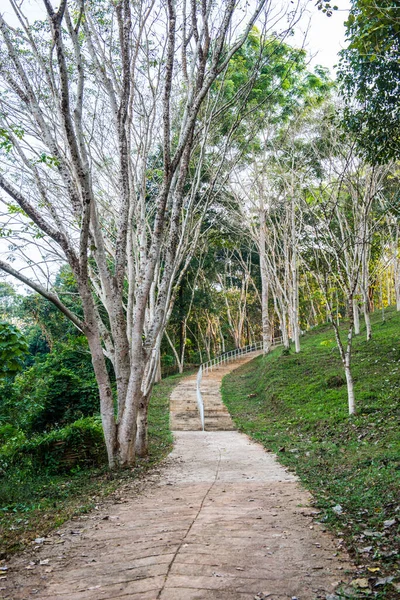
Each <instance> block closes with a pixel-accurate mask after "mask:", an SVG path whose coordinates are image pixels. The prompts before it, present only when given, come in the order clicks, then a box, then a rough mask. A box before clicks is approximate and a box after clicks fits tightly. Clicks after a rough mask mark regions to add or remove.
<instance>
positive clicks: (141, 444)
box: [135, 396, 149, 458]
mask: <svg viewBox="0 0 400 600" xmlns="http://www.w3.org/2000/svg"><path fill="white" fill-rule="evenodd" d="M148 409H149V398H148V397H145V396H143V397H142V399H141V401H140V402H139V406H138V413H137V431H136V443H135V450H136V454H137V456H139V457H140V458H144V457H145V456H147V455H148V452H149V440H148V427H147V425H148Z"/></svg>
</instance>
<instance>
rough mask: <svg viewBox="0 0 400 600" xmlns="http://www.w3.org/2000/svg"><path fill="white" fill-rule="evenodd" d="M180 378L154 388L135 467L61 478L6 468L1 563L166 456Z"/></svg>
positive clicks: (1, 483)
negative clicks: (144, 448)
mask: <svg viewBox="0 0 400 600" xmlns="http://www.w3.org/2000/svg"><path fill="white" fill-rule="evenodd" d="M181 377H182V375H177V376H174V377H168V378H167V379H165V380H164V381H162V382H161V383H160V384H157V385H156V386H155V387H154V391H153V396H152V401H151V403H150V409H149V456H148V458H146V459H144V460H141V461H138V464H137V466H136V467H135V468H134V469H127V470H124V471H119V472H117V473H116V474H113V475H111V474H110V472H109V471H108V469H107V468H106V466H104V468H101V469H99V468H97V469H90V470H88V469H86V470H79V469H77V470H75V472H71V473H69V474H63V475H51V474H48V473H46V472H41V473H32V472H27V471H21V470H19V471H12V470H10V471H9V472H7V474H6V475H5V476H3V477H2V478H1V479H0V559H2V558H5V557H6V556H9V555H10V554H12V553H14V552H16V551H19V550H22V549H23V548H24V546H26V544H28V543H29V542H30V541H31V540H33V539H34V538H36V537H43V536H44V535H45V534H46V533H47V532H48V531H50V530H51V529H52V528H54V527H58V526H59V525H61V524H62V523H63V522H64V521H66V520H67V519H69V518H70V517H72V516H73V515H76V514H82V513H85V512H88V511H89V510H91V509H92V508H93V507H94V506H95V505H96V504H98V503H99V502H100V501H101V499H102V498H105V497H106V496H108V495H109V494H111V493H112V492H113V491H115V490H116V489H117V488H118V487H119V486H120V485H121V483H122V482H124V481H126V480H128V479H132V478H133V479H136V478H137V477H139V476H141V475H142V474H143V473H144V472H146V471H147V470H148V469H149V468H151V467H152V466H154V465H155V464H157V463H159V462H160V461H161V460H162V459H163V458H164V457H165V456H166V455H167V454H169V452H170V451H171V449H172V434H171V432H170V429H169V396H170V394H171V391H172V389H173V388H174V387H175V385H176V384H177V383H178V381H179V379H180V378H181Z"/></svg>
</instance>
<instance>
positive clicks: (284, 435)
mask: <svg viewBox="0 0 400 600" xmlns="http://www.w3.org/2000/svg"><path fill="white" fill-rule="evenodd" d="M399 332H400V315H399V314H396V313H395V312H394V310H393V309H390V310H389V311H387V313H386V322H384V323H382V322H381V316H380V314H379V315H378V314H375V315H373V339H372V340H371V341H370V342H366V341H365V335H364V332H363V331H362V332H361V335H360V336H357V337H356V338H355V341H354V351H353V375H354V379H355V393H356V406H357V414H356V415H353V416H352V417H349V416H348V409H347V390H346V384H345V379H344V373H343V369H342V364H341V361H340V359H339V353H338V350H337V348H336V344H335V339H334V334H333V331H332V330H331V328H329V327H328V326H324V327H319V328H317V329H315V330H314V331H313V332H310V333H308V334H307V335H306V336H305V337H304V338H303V339H302V350H301V353H300V354H297V355H296V354H294V353H290V354H289V355H288V356H283V355H282V349H281V348H280V349H276V350H275V351H274V352H272V353H271V354H270V355H268V356H266V357H258V358H257V359H255V360H254V361H252V362H251V363H248V364H246V365H244V366H243V367H241V368H240V369H237V370H236V371H234V372H233V373H231V374H230V375H228V376H226V377H225V379H224V380H223V386H222V394H223V399H224V402H225V404H226V405H227V407H228V409H229V411H230V413H231V415H232V416H233V419H234V421H235V423H236V426H237V427H238V429H239V430H241V431H243V432H245V433H247V434H248V435H249V436H251V437H252V438H253V439H255V440H257V441H259V442H261V443H262V444H263V445H264V446H265V447H266V448H267V449H268V450H272V451H273V452H276V453H277V455H278V458H279V460H280V462H281V463H282V464H284V465H286V466H287V467H289V468H290V469H292V470H294V471H295V472H296V473H297V475H298V476H299V477H300V479H301V480H302V481H303V483H304V485H305V486H306V487H307V488H308V489H309V490H310V491H311V492H312V493H313V495H314V498H315V505H316V507H318V508H319V509H320V510H321V514H320V515H319V520H320V521H322V522H324V523H325V524H326V525H327V526H328V527H329V528H331V529H332V530H334V531H335V533H336V534H337V535H339V536H340V537H342V538H343V539H344V540H345V543H346V546H347V548H348V550H349V551H350V553H351V555H352V557H353V558H354V560H355V562H356V565H359V567H360V568H359V571H360V575H359V577H367V578H368V579H369V582H370V590H369V595H368V593H367V594H366V596H368V597H371V594H373V595H374V596H373V597H377V598H387V599H389V598H395V597H397V598H398V597H399V595H398V594H399V592H398V591H396V589H395V587H394V586H393V585H392V584H389V585H386V586H378V587H376V586H375V584H376V582H377V579H378V578H383V577H388V576H393V577H395V579H394V582H400V571H399V559H400V549H399V546H400V532H399V522H400V429H399V417H400V411H399V408H400V344H399ZM345 333H346V332H345V330H343V336H345ZM337 505H340V507H341V510H342V513H341V514H337V513H336V512H335V511H334V510H333V507H335V506H337ZM393 519H395V521H396V522H395V523H394V524H392V525H390V526H389V524H388V522H391V521H392V520H393ZM385 521H386V524H385ZM366 549H367V550H366ZM374 569H375V570H374ZM376 569H379V570H376ZM367 592H368V590H367ZM363 593H364V595H365V592H363Z"/></svg>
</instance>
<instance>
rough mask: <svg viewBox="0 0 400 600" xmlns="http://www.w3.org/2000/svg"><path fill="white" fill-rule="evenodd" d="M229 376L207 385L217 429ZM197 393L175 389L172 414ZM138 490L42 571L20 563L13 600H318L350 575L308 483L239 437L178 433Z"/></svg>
mask: <svg viewBox="0 0 400 600" xmlns="http://www.w3.org/2000/svg"><path fill="white" fill-rule="evenodd" d="M236 366H237V363H236V364H233V365H230V366H229V367H228V368H229V369H232V368H234V367H236ZM226 372H227V368H226V367H225V368H224V369H221V370H220V371H214V373H213V375H212V377H210V378H209V380H208V382H207V384H206V387H207V386H208V389H209V391H210V394H209V395H208V397H209V398H212V399H213V401H212V402H213V405H212V408H213V415H212V423H213V425H212V427H213V428H214V426H215V413H216V412H218V411H216V410H214V409H215V407H217V408H218V410H219V411H220V413H221V415H222V414H224V409H223V408H221V407H218V406H217V400H218V399H219V398H220V396H219V386H220V381H221V378H222V375H223V374H225V373H226ZM193 385H195V380H193V378H187V379H186V380H184V381H183V382H182V383H181V384H180V386H178V387H177V388H176V389H175V392H174V393H173V398H172V401H171V405H172V408H173V406H174V403H177V402H178V401H179V393H181V394H182V402H183V404H184V403H185V402H187V396H188V394H189V392H190V391H191V386H193ZM178 390H180V392H179V393H177V392H178ZM219 402H220V400H219ZM176 406H178V405H177V404H176ZM225 411H226V409H225ZM180 412H182V411H181V407H179V406H178V408H177V410H176V411H175V415H176V414H179V413H180ZM206 414H207V413H206ZM228 416H229V415H228ZM172 418H173V419H174V418H175V421H173V422H175V423H176V422H177V419H176V417H172ZM190 418H192V417H190ZM224 419H225V417H224ZM189 421H190V419H189ZM187 422H188V421H185V423H184V424H183V425H182V429H184V428H186V426H187ZM222 422H223V419H222V420H221V421H220V423H222ZM218 427H219V425H218ZM137 487H138V486H136V488H137ZM136 488H134V489H133V490H132V489H129V488H128V487H127V488H126V489H125V490H123V492H124V497H123V498H122V499H121V500H120V502H119V503H118V504H113V505H111V506H109V507H108V508H107V511H106V514H105V512H104V509H103V512H100V514H99V513H98V512H97V513H93V514H92V515H89V516H87V517H86V518H83V519H82V518H81V519H78V520H75V521H73V522H70V523H67V524H66V525H65V526H63V528H62V529H61V530H60V531H59V533H58V535H57V534H54V535H52V536H49V539H48V540H46V542H48V543H45V544H44V545H43V546H41V548H40V549H38V550H37V553H36V555H35V560H37V561H40V560H41V561H42V563H43V561H44V563H43V564H36V565H34V566H32V568H31V569H30V570H26V565H27V561H28V560H29V556H28V554H26V553H25V554H24V555H22V556H20V557H18V558H17V559H15V561H14V564H13V563H11V571H10V578H9V583H8V584H7V586H4V587H6V588H7V589H6V590H5V591H3V594H4V596H3V597H4V598H7V599H9V598H12V599H13V600H28V599H33V598H41V599H43V600H81V599H85V600H100V599H104V600H112V599H114V598H115V599H117V598H124V599H126V600H127V599H130V598H131V599H132V600H134V599H138V600H139V599H140V600H158V599H160V600H195V599H201V600H245V599H246V600H247V599H249V600H250V599H252V600H253V599H254V598H257V599H261V598H268V599H269V600H283V599H291V598H293V597H296V598H297V599H298V600H314V599H317V598H326V597H327V596H329V594H332V593H333V591H334V589H335V587H336V586H337V585H338V584H339V583H340V582H341V581H343V580H347V578H348V574H347V573H346V571H347V570H349V571H351V566H350V564H349V561H348V558H347V556H346V555H345V554H344V553H343V551H342V550H341V548H340V544H339V542H338V541H335V540H334V538H332V536H331V535H330V534H328V533H327V532H325V531H324V529H323V526H322V525H320V524H317V523H315V516H316V515H315V512H316V511H314V510H313V509H312V507H311V506H310V500H311V498H310V495H309V494H308V493H307V492H306V491H305V490H304V489H303V488H302V487H301V486H300V485H299V483H298V481H297V479H296V478H295V477H294V476H293V475H292V474H291V473H289V472H288V471H287V470H285V469H284V468H283V467H282V466H280V465H279V464H278V462H277V460H276V458H275V457H274V456H273V455H272V454H270V453H268V452H266V451H265V450H264V449H263V448H262V447H261V446H260V445H258V444H256V443H254V442H252V441H250V440H249V439H248V438H247V437H246V436H245V435H243V434H240V433H238V432H236V431H231V430H229V431H214V430H213V431H206V432H205V433H203V432H201V431H184V430H181V431H176V432H175V447H174V450H173V452H172V454H171V455H170V456H169V458H168V459H167V461H166V462H165V464H164V465H163V467H162V469H161V472H160V473H159V474H153V476H150V477H149V478H148V481H147V483H146V485H145V486H144V489H141V490H140V491H138V490H137V489H136ZM77 528H78V532H79V535H78V534H77V532H75V533H72V531H74V530H76V529H77ZM24 567H25V569H24ZM13 571H14V574H13Z"/></svg>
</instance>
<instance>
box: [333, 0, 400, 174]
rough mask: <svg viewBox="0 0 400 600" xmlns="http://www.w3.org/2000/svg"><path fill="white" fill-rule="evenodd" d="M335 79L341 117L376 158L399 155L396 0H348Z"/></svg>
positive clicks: (399, 48)
mask: <svg viewBox="0 0 400 600" xmlns="http://www.w3.org/2000/svg"><path fill="white" fill-rule="evenodd" d="M346 26H347V39H348V41H349V45H348V47H347V48H346V49H345V50H343V51H342V53H341V55H342V59H341V61H340V69H339V80H340V82H341V84H342V91H343V93H344V96H345V98H346V100H347V107H346V109H345V113H344V118H345V124H346V125H347V127H348V129H349V130H350V131H352V132H353V133H354V134H355V136H356V139H357V141H358V145H359V148H360V149H361V150H362V152H363V154H364V156H366V157H367V159H368V160H369V161H370V162H372V163H374V164H377V163H384V162H388V161H390V160H391V159H398V158H399V157H400V143H399V139H400V102H399V81H400V46H399V38H400V11H399V4H398V2H397V1H396V0H381V1H379V2H375V0H352V3H351V10H350V15H349V18H348V20H347V22H346Z"/></svg>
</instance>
